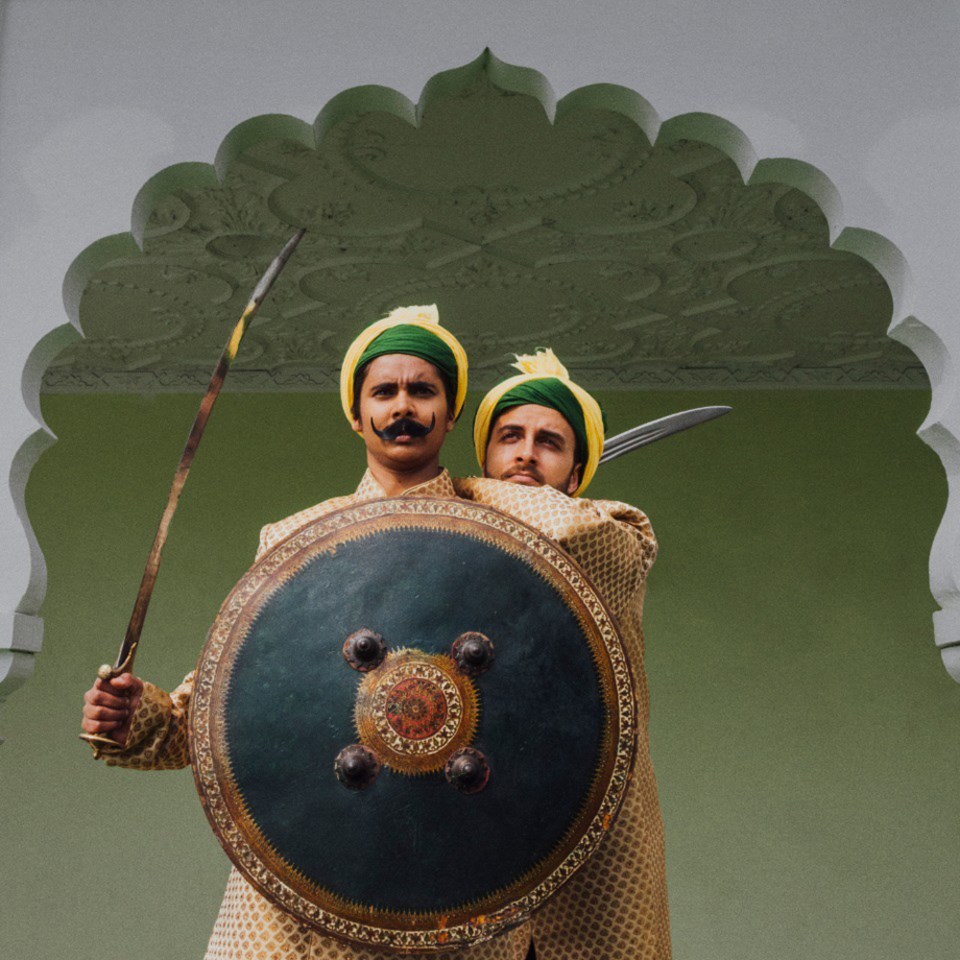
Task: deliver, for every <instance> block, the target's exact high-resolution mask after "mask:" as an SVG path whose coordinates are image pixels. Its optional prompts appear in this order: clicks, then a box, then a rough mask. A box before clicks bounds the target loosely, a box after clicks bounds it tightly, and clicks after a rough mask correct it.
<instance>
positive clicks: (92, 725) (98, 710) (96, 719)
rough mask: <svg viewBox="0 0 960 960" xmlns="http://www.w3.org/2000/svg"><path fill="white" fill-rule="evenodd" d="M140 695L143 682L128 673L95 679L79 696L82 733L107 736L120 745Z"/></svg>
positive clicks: (125, 735)
mask: <svg viewBox="0 0 960 960" xmlns="http://www.w3.org/2000/svg"><path fill="white" fill-rule="evenodd" d="M142 695H143V681H142V680H141V679H140V678H139V677H135V676H134V675H133V674H132V673H121V674H120V676H119V677H114V678H113V679H112V680H97V681H96V683H94V685H93V686H92V687H91V688H90V689H89V690H88V691H87V692H86V693H85V694H84V695H83V722H82V723H81V727H82V728H83V732H84V733H97V734H100V735H101V736H105V737H110V739H111V740H116V742H117V743H118V744H119V745H120V746H123V744H125V743H126V742H127V734H129V733H130V722H131V721H132V720H133V715H134V713H135V711H136V709H137V707H138V706H140V697H141V696H142Z"/></svg>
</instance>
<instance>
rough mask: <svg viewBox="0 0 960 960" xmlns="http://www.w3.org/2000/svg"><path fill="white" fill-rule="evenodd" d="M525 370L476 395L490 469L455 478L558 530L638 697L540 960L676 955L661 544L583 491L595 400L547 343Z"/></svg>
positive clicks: (596, 454) (539, 915) (535, 932)
mask: <svg viewBox="0 0 960 960" xmlns="http://www.w3.org/2000/svg"><path fill="white" fill-rule="evenodd" d="M514 366H515V367H516V368H517V369H518V370H519V371H520V374H519V375H518V376H515V377H511V378H509V379H507V380H505V381H504V382H503V383H500V384H498V385H497V386H495V387H494V388H493V389H492V390H491V391H490V392H489V393H488V394H487V395H486V396H485V397H484V398H483V400H482V401H481V402H480V406H479V408H478V410H477V415H476V418H475V420H474V444H475V448H476V454H477V461H478V463H479V465H480V468H481V470H482V471H483V477H469V478H464V479H457V480H455V481H454V483H455V487H456V490H457V493H458V494H459V495H460V496H461V497H464V498H465V499H469V500H474V501H476V502H477V503H483V504H487V505H489V506H492V507H496V508H497V509H499V510H502V511H504V512H505V513H509V514H512V515H513V516H515V517H517V518H518V519H520V520H523V521H524V522H526V523H528V524H530V525H531V526H533V527H536V528H537V529H538V530H540V531H541V532H543V533H545V534H546V535H547V536H549V537H552V538H553V539H554V540H556V541H557V542H558V543H559V544H560V545H561V546H562V547H563V548H564V549H565V550H566V551H567V552H568V553H570V554H571V555H572V556H573V557H574V558H575V559H576V560H578V561H579V563H580V565H581V566H582V567H583V568H584V570H585V571H586V573H587V575H588V576H589V577H590V579H591V580H592V581H593V584H594V586H595V587H596V588H597V589H598V591H599V592H600V593H601V595H602V596H603V597H604V599H605V600H606V602H607V604H608V606H609V607H610V609H611V610H612V612H613V613H614V615H615V616H616V617H617V619H618V620H619V623H620V628H621V635H622V637H623V641H624V647H625V650H626V653H627V656H628V658H629V660H630V666H631V672H632V676H633V682H634V691H635V694H636V698H637V704H638V724H637V727H638V738H637V755H636V763H635V767H634V771H633V776H632V780H631V783H630V786H629V787H628V789H627V792H626V795H625V797H624V801H623V806H622V807H621V809H620V813H619V816H618V819H617V820H616V821H615V822H614V824H613V826H612V827H611V829H610V831H609V833H608V835H607V836H606V838H605V839H604V841H603V843H602V844H601V845H600V847H599V849H598V850H597V852H596V853H595V854H594V855H593V856H592V857H591V859H590V860H589V861H587V863H586V864H585V865H584V866H583V867H581V869H580V870H579V871H578V872H577V873H576V874H575V875H574V877H573V878H572V879H571V880H570V881H569V882H568V883H567V884H565V885H564V886H563V887H561V889H560V890H559V891H558V892H557V893H556V894H554V896H553V897H551V898H550V899H549V900H548V901H547V902H546V904H545V905H544V906H543V907H541V908H540V909H539V910H538V911H537V912H536V913H535V914H534V915H533V918H532V920H531V921H530V923H529V924H528V927H530V928H531V930H530V933H532V937H533V941H534V944H535V949H536V957H537V960H608V958H611V957H623V958H629V960H669V958H670V956H671V948H670V925H669V915H668V910H667V890H666V870H665V861H664V848H663V820H662V817H661V814H660V805H659V801H658V798H657V787H656V781H655V779H654V775H653V767H652V765H651V762H650V750H649V742H648V738H647V721H648V716H649V701H648V697H647V683H646V676H645V674H644V669H643V632H642V615H643V598H644V589H645V585H646V578H647V573H648V571H649V569H650V567H651V565H652V564H653V561H654V559H655V557H656V552H657V542H656V540H655V539H654V536H653V530H652V529H651V527H650V523H649V521H648V520H647V517H646V515H645V514H643V513H642V512H641V511H640V510H637V509H636V508H635V507H631V506H628V505H627V504H624V503H618V502H614V501H610V500H586V499H583V498H582V497H581V494H582V493H583V492H584V490H586V488H587V486H588V484H589V483H590V481H591V480H592V478H593V475H594V473H595V472H596V469H597V465H598V463H599V460H600V454H601V453H602V452H603V435H604V431H605V426H606V424H605V419H604V415H603V411H602V409H601V408H600V405H599V404H598V403H597V401H596V400H595V399H594V398H593V397H592V396H590V394H589V393H587V391H586V390H584V389H583V388H582V387H580V386H579V385H578V384H576V383H575V382H574V381H573V380H571V379H570V376H569V374H568V372H567V370H566V368H565V367H564V366H563V364H562V363H560V361H559V360H558V359H557V358H556V356H555V355H554V353H553V351H552V350H540V351H538V352H537V353H536V354H534V355H532V356H519V357H517V363H516V364H515V365H514Z"/></svg>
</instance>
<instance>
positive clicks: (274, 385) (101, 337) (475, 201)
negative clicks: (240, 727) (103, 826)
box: [17, 50, 960, 680]
mask: <svg viewBox="0 0 960 960" xmlns="http://www.w3.org/2000/svg"><path fill="white" fill-rule="evenodd" d="M298 226H307V227H308V233H307V237H306V238H305V240H304V243H303V244H302V245H301V249H300V251H299V252H298V255H297V260H296V261H295V262H294V263H292V264H291V266H290V268H288V271H287V272H286V273H285V274H284V276H283V277H282V278H281V281H280V282H279V283H278V285H277V288H276V289H275V290H274V292H273V293H272V294H271V299H270V300H269V301H268V305H266V306H265V308H264V310H263V311H262V314H263V317H262V320H261V322H260V324H259V325H258V326H257V328H255V330H254V331H253V333H254V334H255V335H256V339H257V343H258V344H259V346H260V349H259V350H258V351H253V353H252V356H251V357H250V358H249V362H248V363H247V364H246V365H244V363H243V362H238V364H237V367H236V369H235V371H234V373H232V374H231V378H232V382H231V386H232V388H234V389H254V390H256V389H274V390H284V389H334V388H335V383H336V376H335V374H336V365H337V363H338V359H339V356H338V355H339V353H340V352H341V351H342V348H343V346H344V344H345V342H346V339H347V334H348V332H349V331H350V330H352V329H354V328H355V327H356V325H357V324H358V323H359V322H360V321H361V320H363V319H369V318H370V317H372V316H375V315H379V314H380V313H381V312H384V311H385V309H386V308H388V307H389V306H394V305H396V303H397V302H402V301H404V300H416V301H417V302H429V301H425V300H424V299H423V298H424V297H431V296H432V297H433V298H434V299H436V300H437V302H438V303H440V304H441V309H442V310H445V311H446V312H447V313H448V315H449V314H450V312H452V315H454V316H456V317H457V318H458V323H456V324H453V325H454V326H455V327H456V328H457V329H458V332H459V331H460V330H463V331H464V333H463V339H464V341H465V343H466V345H467V347H468V349H469V350H470V351H471V354H472V355H473V356H474V357H476V358H477V359H476V362H475V363H474V365H473V366H474V369H475V370H476V371H477V373H478V378H479V379H480V381H481V383H480V384H479V385H480V386H482V385H483V384H484V382H486V381H492V380H493V379H495V378H496V377H497V376H498V375H499V374H501V373H502V372H504V371H505V370H506V364H507V362H508V358H507V357H506V355H505V354H506V351H509V350H510V349H511V348H513V347H514V345H515V344H516V345H517V346H518V347H519V346H520V345H523V344H529V343H530V342H533V340H537V341H538V342H540V341H544V342H550V343H551V344H552V345H554V346H555V347H556V348H557V350H558V353H560V354H561V355H562V356H564V358H565V360H567V362H568V364H569V366H570V367H571V368H573V369H574V370H575V371H576V372H577V375H578V376H579V377H580V378H581V380H582V381H584V382H585V383H587V384H590V385H593V386H594V387H605V388H624V389H649V388H656V387H657V386H671V387H677V386H683V387H698V386H724V387H729V386H762V387H770V386H776V385H789V386H837V385H840V386H858V385H861V386H863V385H865V386H878V385H881V386H883V385H886V386H910V387H918V388H922V387H925V386H926V384H927V376H929V379H930V382H931V383H932V384H933V386H934V390H935V396H934V410H942V409H943V408H944V406H945V403H946V400H945V391H947V390H948V388H950V386H951V384H953V382H954V374H953V368H952V364H951V363H950V362H949V360H948V359H947V360H945V359H944V356H945V354H944V351H943V347H942V344H940V343H939V341H938V340H937V338H936V337H935V335H934V334H933V332H932V331H931V330H930V328H929V327H927V326H926V325H925V324H924V323H923V322H922V321H921V320H919V319H918V318H916V317H913V316H909V315H907V314H906V310H907V306H906V304H907V300H908V290H907V271H906V266H905V264H904V263H903V258H902V257H901V256H900V254H899V252H898V251H897V250H896V248H895V247H894V246H893V244H891V243H890V242H889V241H887V240H885V239H884V238H882V237H879V236H877V235H875V234H871V233H869V232H868V231H863V230H859V229H857V228H853V227H844V225H843V224H842V212H841V203H840V197H839V194H838V191H837V189H836V187H835V186H834V185H833V184H832V183H831V181H830V180H829V179H828V178H827V177H826V176H825V175H824V174H823V173H822V172H821V171H820V170H818V169H817V168H815V167H813V166H811V165H809V164H807V163H803V162H801V161H798V160H792V159H789V158H764V159H758V158H757V156H756V154H755V152H754V150H753V147H752V146H751V144H750V141H749V139H748V138H747V136H746V135H745V134H744V133H743V132H742V131H741V130H739V129H738V128H737V127H736V126H734V125H733V124H732V123H730V122H729V121H727V120H725V119H723V118H722V117H718V116H714V115H711V114H706V113H689V114H684V115H681V116H677V117H673V118H670V119H668V120H665V121H662V122H661V120H660V119H659V117H658V115H657V113H656V111H655V109H654V108H653V107H652V106H651V104H649V103H648V102H647V101H646V100H644V99H643V97H642V96H640V95H639V94H638V93H636V92H635V91H633V90H631V89H628V88H626V87H622V86H617V85H613V84H602V83H600V84H592V85H589V86H585V87H581V88H579V89H576V90H573V91H571V92H570V93H568V94H566V95H565V96H564V97H563V98H562V99H560V100H559V101H557V99H556V97H555V96H554V93H553V90H552V89H551V87H550V84H549V83H548V81H547V79H546V78H545V77H544V76H543V75H542V74H540V73H539V72H537V71H536V70H533V69H531V68H527V67H520V66H514V65H511V64H506V63H504V62H502V61H500V60H498V59H497V58H496V57H495V56H493V54H492V53H491V52H490V51H489V50H485V51H484V52H483V53H481V55H480V56H479V57H477V58H476V59H475V60H473V61H471V62H470V63H468V64H466V65H464V66H461V67H457V68H454V69H451V70H447V71H444V72H442V73H439V74H437V75H435V76H433V77H431V78H430V79H429V80H428V81H427V83H426V84H425V86H424V88H423V91H422V93H421V96H420V98H419V100H418V102H417V103H416V104H414V103H412V102H411V101H410V100H409V99H408V98H406V97H405V96H403V95H402V94H401V93H399V92H398V91H396V90H393V89H391V88H388V87H383V86H372V85H371V86H360V87H355V88H351V89H348V90H345V91H343V92H342V93H340V94H338V95H337V96H335V97H333V98H332V99H331V100H330V101H329V102H328V103H327V104H326V105H325V106H324V107H323V108H322V109H321V110H320V112H319V113H318V115H317V117H316V119H315V120H314V121H313V123H309V122H307V121H304V120H301V119H298V118H296V117H291V116H286V115H280V114H271V115H264V116H259V117H254V118H252V119H249V120H246V121H244V122H243V123H240V124H239V125H237V126H236V127H234V128H233V129H232V130H231V131H230V132H229V133H227V135H226V136H225V137H224V139H223V141H222V143H221V145H220V147H219V149H218V150H217V153H216V156H215V159H214V161H213V163H181V164H176V165H174V166H172V167H168V168H166V169H164V170H162V171H160V172H159V173H158V174H157V175H156V176H154V177H152V178H151V179H150V180H149V181H148V182H147V183H146V184H145V185H144V187H143V188H142V189H141V191H140V192H139V193H138V195H137V197H136V199H135V201H134V204H133V210H132V215H131V230H130V232H129V233H125V234H118V235H115V236H112V237H105V238H103V239H101V240H98V241H97V242H95V243H94V244H91V245H90V246H89V247H87V248H86V249H85V250H84V251H82V252H81V253H80V255H79V256H78V257H77V258H76V260H75V261H74V263H73V264H72V265H71V267H70V270H69V271H68V274H67V276H66V278H65V281H64V303H65V306H66V309H67V314H68V316H69V317H70V319H71V321H72V323H73V324H74V326H75V327H76V329H77V330H82V331H83V334H84V336H83V338H82V339H81V338H78V337H76V336H73V337H72V338H71V337H68V336H65V335H64V334H63V332H62V331H63V330H64V328H59V330H58V331H54V332H53V333H52V334H51V335H50V336H49V338H45V344H44V346H42V347H41V345H38V349H37V351H35V353H36V358H33V359H32V361H31V371H32V372H31V374H30V376H29V377H28V378H26V379H25V387H24V389H25V396H26V399H27V403H28V406H30V408H31V410H33V411H34V412H35V414H36V413H37V412H38V409H39V408H38V403H37V395H38V392H39V390H40V388H41V383H40V373H38V371H40V372H41V373H42V376H43V388H44V389H46V390H53V391H83V390H97V389H103V390H129V391H135V392H142V391H149V390H157V389H172V390H184V389H191V390H192V389H200V388H201V387H202V386H203V384H204V383H205V382H206V377H207V374H208V371H209V366H210V362H211V358H212V357H213V356H215V355H216V353H217V352H218V351H219V348H220V346H221V341H222V339H223V337H224V336H225V330H226V328H227V326H228V325H229V324H231V323H232V322H233V320H234V319H235V314H237V313H238V312H239V309H240V308H241V307H242V303H243V301H244V300H245V297H246V295H247V293H248V291H249V288H250V286H251V285H252V282H253V280H254V279H255V278H256V276H257V275H258V274H259V272H260V271H261V270H262V268H263V266H264V265H265V263H266V262H267V261H268V260H269V259H270V256H271V255H272V252H273V251H275V250H276V249H279V247H280V246H281V245H282V243H283V241H284V240H285V239H286V237H287V236H288V234H289V232H290V228H291V227H298ZM832 238H835V239H833V242H832V243H831V239H832ZM791 278H792V279H791ZM476 302H482V303H483V305H484V309H483V310H480V311H477V310H475V311H474V313H472V314H471V312H470V311H471V306H470V305H471V303H476ZM508 303H513V304H515V305H516V308H515V310H514V312H513V313H512V314H511V313H510V312H509V311H507V312H506V322H505V323H504V326H503V329H496V328H493V329H491V328H490V327H489V326H487V323H488V321H489V318H490V317H491V316H498V315H500V314H503V313H504V309H503V305H504V304H508ZM857 303H866V307H865V308H864V309H865V310H866V312H867V313H868V314H869V317H867V320H864V321H863V322H859V321H860V320H862V319H863V318H858V324H857V325H856V329H857V330H858V331H859V333H857V335H856V336H854V335H853V333H852V332H851V329H850V328H845V327H842V325H840V326H839V327H838V326H837V325H834V326H830V324H829V322H828V319H829V316H830V311H831V310H836V309H837V305H838V304H840V305H842V306H843V308H844V309H846V310H849V309H854V308H855V306H856V304H857ZM871 311H872V312H871ZM131 316H133V317H143V318H145V319H144V320H142V321H141V322H140V325H139V327H138V326H137V323H133V324H132V325H129V326H127V327H124V326H123V322H124V321H123V318H126V317H131ZM518 317H520V318H523V321H524V323H523V324H521V331H520V333H519V335H518V331H517V326H518V324H517V322H516V321H517V318H518ZM867 321H869V331H870V332H869V333H868V334H866V335H865V334H864V333H863V331H864V329H866V328H865V327H864V325H863V324H864V323H865V322H867ZM151 323H153V324H155V325H158V326H159V327H162V328H163V336H162V338H161V337H159V335H158V336H157V339H158V341H159V340H160V339H162V342H163V350H164V360H163V361H162V362H161V363H160V364H159V365H153V366H151V365H150V364H144V363H138V362H137V359H138V358H137V354H136V351H137V349H139V347H138V346H137V344H140V345H141V346H142V345H144V344H145V345H146V348H148V349H156V344H153V345H151V336H152V334H151V327H150V324H151ZM888 323H889V334H890V336H891V337H893V338H894V339H895V340H896V341H899V344H902V345H904V347H906V348H909V351H908V350H906V349H903V347H901V346H899V344H898V343H894V342H893V341H892V340H890V339H888V338H887V336H886V333H887V325H888ZM777 329H779V330H780V331H781V332H782V331H784V330H786V331H788V332H791V333H792V334H795V335H796V336H795V338H794V339H793V340H789V338H788V339H787V340H786V341H782V340H781V341H778V340H776V339H775V338H774V337H773V336H772V334H771V331H774V330H777ZM131 344H132V345H131ZM92 345H95V346H96V350H95V351H91V350H90V347H91V346H92ZM581 347H582V349H581ZM54 348H56V349H54ZM85 351H86V352H85ZM54 354H56V356H54ZM918 357H919V361H920V362H917V358H918ZM305 358H306V359H305ZM98 363H99V364H100V366H99V367H98V366H97V364H98ZM110 363H112V364H113V367H111V368H109V369H108V366H104V364H107V365H109V364H110ZM921 363H922V366H921ZM164 364H166V366H165V367H164ZM924 369H925V370H926V373H924ZM474 385H475V386H476V385H478V384H476V383H475V384H474ZM921 435H922V436H923V438H924V439H925V440H926V441H927V442H928V443H929V444H930V445H931V446H932V447H933V448H934V450H936V451H937V452H938V453H939V454H940V455H941V458H942V459H943V460H944V463H945V465H947V467H948V471H949V472H951V473H955V472H956V470H957V469H960V465H958V461H960V457H957V456H956V453H955V451H956V449H958V442H957V440H956V438H954V437H953V436H952V435H951V434H949V431H947V430H946V429H945V428H943V427H942V425H940V424H939V423H938V416H935V414H934V412H933V411H932V412H931V416H930V417H928V420H927V423H926V424H925V425H924V427H923V428H922V430H921ZM51 442H52V441H51ZM42 447H43V443H39V442H37V443H33V444H32V445H29V449H27V448H25V452H24V453H23V456H21V457H20V458H19V466H18V471H19V474H20V475H24V476H25V473H24V471H26V472H27V473H28V472H29V468H30V466H32V462H34V461H35V459H36V458H37V457H38V456H39V455H40V452H42ZM951 464H952V465H953V466H951ZM954 467H955V468H956V469H954ZM958 513H960V507H958V506H957V505H955V504H951V505H950V508H949V509H948V513H947V518H946V519H945V521H944V526H943V527H942V528H941V532H940V534H939V535H938V542H939V543H940V544H941V547H940V548H939V549H937V547H936V545H935V551H934V557H933V559H932V564H933V566H934V567H937V568H939V569H941V570H947V571H949V565H950V564H949V558H948V554H951V553H952V552H955V551H954V549H953V548H954V547H955V545H956V543H957V541H958V539H960V521H958V520H957V514H958ZM24 522H25V528H26V530H27V536H28V538H29V537H31V536H32V534H31V532H30V529H29V524H28V522H27V521H26V518H24ZM948 547H949V548H950V549H947V548H948ZM41 564H42V558H37V559H36V560H35V571H34V575H33V576H32V578H31V585H30V587H29V588H28V591H27V595H26V597H25V598H24V602H23V603H22V604H21V608H20V609H21V613H22V615H23V617H24V618H26V619H27V620H37V611H38V609H39V602H40V600H41V599H42V593H43V588H42V572H41V570H40V567H41ZM934 593H935V596H936V597H937V599H938V600H939V601H940V602H941V603H942V604H944V605H945V606H946V605H947V604H948V603H949V605H950V607H951V609H956V610H960V589H958V587H957V583H956V579H955V578H954V577H953V575H952V572H948V573H946V574H944V575H941V576H939V577H938V576H937V575H935V576H934ZM939 616H940V622H945V614H941V615H939ZM950 617H953V619H952V620H951V621H950V623H951V626H950V627H949V629H947V628H944V629H943V630H940V628H938V630H939V631H940V632H939V633H938V643H941V644H942V645H944V646H945V647H953V646H954V645H957V644H960V614H958V615H957V616H956V617H954V616H953V614H951V615H950ZM954 621H955V624H954ZM37 622H39V621H37ZM954 625H955V626H956V627H957V629H956V630H954V629H953V626H954ZM30 629H34V628H33V627H31V628H30ZM940 634H942V637H947V638H949V639H947V640H944V639H942V637H941V635H940ZM26 642H27V641H25V643H26ZM29 642H31V643H33V645H34V647H36V646H37V644H36V641H35V640H33V641H29ZM957 649H960V646H958V647H957ZM947 652H949V653H953V652H954V651H953V650H948V651H945V653H947ZM947 659H948V658H947V657H946V656H945V661H946V660H947ZM948 665H949V664H948ZM950 669H951V671H952V672H953V673H954V676H956V677H957V678H958V679H960V662H957V663H955V664H954V665H953V666H951V667H950ZM17 676H18V677H19V678H20V679H21V680H22V678H23V671H22V670H20V671H19V672H18V674H17Z"/></svg>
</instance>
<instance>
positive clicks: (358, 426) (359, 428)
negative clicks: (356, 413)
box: [350, 417, 363, 434]
mask: <svg viewBox="0 0 960 960" xmlns="http://www.w3.org/2000/svg"><path fill="white" fill-rule="evenodd" d="M350 424H351V426H352V427H353V432H354V433H360V434H362V433H363V424H362V423H361V422H360V421H359V420H358V419H357V418H356V417H353V418H352V419H351V421H350Z"/></svg>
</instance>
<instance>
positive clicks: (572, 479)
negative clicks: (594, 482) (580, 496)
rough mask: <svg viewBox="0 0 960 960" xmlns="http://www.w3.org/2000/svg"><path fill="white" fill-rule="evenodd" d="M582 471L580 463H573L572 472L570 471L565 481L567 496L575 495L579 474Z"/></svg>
mask: <svg viewBox="0 0 960 960" xmlns="http://www.w3.org/2000/svg"><path fill="white" fill-rule="evenodd" d="M582 471H583V464H582V463H575V464H574V465H573V470H571V471H570V476H569V478H568V479H567V496H570V497H572V496H573V495H574V493H576V490H577V487H579V486H580V474H581V472H582Z"/></svg>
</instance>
